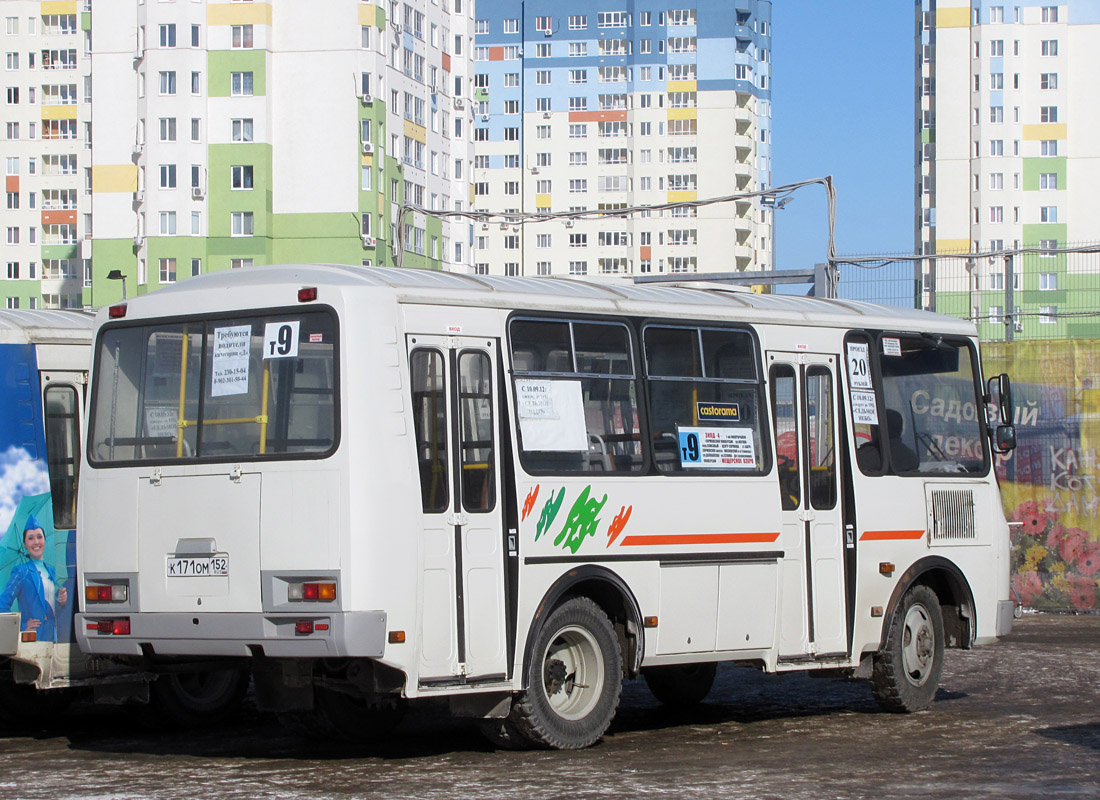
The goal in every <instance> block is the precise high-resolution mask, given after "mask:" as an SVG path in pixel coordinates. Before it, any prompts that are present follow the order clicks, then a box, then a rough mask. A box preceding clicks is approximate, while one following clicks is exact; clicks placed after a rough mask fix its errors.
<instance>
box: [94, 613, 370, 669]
mask: <svg viewBox="0 0 1100 800" xmlns="http://www.w3.org/2000/svg"><path fill="white" fill-rule="evenodd" d="M121 618H126V619H128V620H129V621H130V634H129V635H128V636H116V635H111V634H103V633H99V632H98V631H97V630H95V628H96V627H97V623H99V622H100V621H101V620H117V619H121ZM303 621H309V622H312V623H313V624H314V631H313V632H312V633H308V634H299V633H296V632H295V625H296V623H298V622H303ZM325 624H327V625H328V628H327V629H322V630H317V629H316V628H317V626H318V625H325ZM89 627H91V628H92V630H89ZM76 637H77V641H78V642H79V644H80V649H81V650H83V651H84V652H85V653H90V654H93V655H124V656H140V655H142V654H143V652H146V651H147V650H150V649H151V650H152V653H153V654H154V655H163V656H237V657H241V656H243V657H248V656H252V655H261V654H262V655H265V656H269V657H273V658H337V657H339V658H345V657H347V658H379V657H381V656H382V655H383V653H384V652H385V647H386V612H384V611H342V612H336V613H332V614H263V613H244V614H240V613H237V614H231V613H226V614H170V613H163V614H161V613H119V614H113V615H112V614H77V615H76ZM143 646H144V648H143Z"/></svg>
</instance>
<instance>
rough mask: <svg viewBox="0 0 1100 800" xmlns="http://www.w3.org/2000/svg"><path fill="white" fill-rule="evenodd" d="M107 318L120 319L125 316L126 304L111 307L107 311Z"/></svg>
mask: <svg viewBox="0 0 1100 800" xmlns="http://www.w3.org/2000/svg"><path fill="white" fill-rule="evenodd" d="M107 316H108V317H110V318H111V319H122V318H123V317H125V316H126V304H125V303H119V304H118V305H117V306H111V307H110V308H109V309H108V310H107Z"/></svg>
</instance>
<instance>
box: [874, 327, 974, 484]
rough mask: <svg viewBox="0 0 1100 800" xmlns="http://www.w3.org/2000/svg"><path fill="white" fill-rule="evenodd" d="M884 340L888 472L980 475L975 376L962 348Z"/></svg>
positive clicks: (969, 353) (970, 356) (913, 339)
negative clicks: (890, 467) (890, 469)
mask: <svg viewBox="0 0 1100 800" xmlns="http://www.w3.org/2000/svg"><path fill="white" fill-rule="evenodd" d="M930 339H931V337H921V336H894V337H884V339H883V342H884V345H883V353H882V355H881V360H880V362H879V363H880V364H881V366H882V389H883V395H884V397H885V401H886V415H885V416H886V419H885V420H880V422H885V425H886V431H885V433H886V436H887V440H888V443H889V451H890V463H891V465H892V467H893V471H894V472H898V473H905V472H920V473H969V474H974V473H983V472H984V471H985V468H986V457H985V448H984V447H983V446H982V429H981V421H980V419H979V415H980V414H982V413H984V406H983V405H982V403H981V401H980V400H979V398H978V395H977V381H976V376H977V374H978V370H977V364H976V358H975V354H974V352H973V350H972V349H971V348H970V347H969V346H968V344H967V343H966V342H962V341H958V342H954V341H947V340H944V339H942V338H939V337H936V338H935V340H931V341H930Z"/></svg>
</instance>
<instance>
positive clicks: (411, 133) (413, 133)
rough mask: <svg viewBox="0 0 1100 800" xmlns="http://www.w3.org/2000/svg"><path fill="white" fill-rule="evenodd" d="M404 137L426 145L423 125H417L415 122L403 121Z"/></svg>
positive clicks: (426, 137) (426, 132) (425, 130)
mask: <svg viewBox="0 0 1100 800" xmlns="http://www.w3.org/2000/svg"><path fill="white" fill-rule="evenodd" d="M405 135H406V136H408V137H409V138H410V139H415V140H416V141H418V142H420V143H421V144H427V143H428V131H427V129H426V128H425V127H424V126H423V125H417V124H416V123H415V122H409V121H408V120H405Z"/></svg>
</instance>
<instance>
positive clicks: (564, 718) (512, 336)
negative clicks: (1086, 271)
mask: <svg viewBox="0 0 1100 800" xmlns="http://www.w3.org/2000/svg"><path fill="white" fill-rule="evenodd" d="M98 322H99V326H98V329H97V332H96V336H95V344H94V366H93V373H92V382H91V390H90V395H91V397H90V410H89V425H88V432H87V436H86V456H87V465H86V469H85V472H84V474H83V475H82V478H81V486H80V495H81V503H80V511H79V515H80V525H81V528H82V534H83V535H82V538H81V541H80V544H79V555H80V558H79V563H80V570H81V572H80V579H79V583H80V592H79V595H80V597H81V598H82V601H83V606H82V609H81V613H79V614H78V615H77V620H78V623H77V635H78V637H79V640H80V643H81V646H82V647H83V648H84V649H85V650H86V651H87V652H88V653H91V654H95V655H108V654H109V655H112V656H116V657H120V658H129V659H131V660H133V661H135V662H137V661H142V662H146V663H150V662H151V663H156V662H157V661H158V660H171V659H177V658H189V657H222V658H226V659H249V660H250V663H251V665H252V668H253V676H254V681H255V686H256V697H257V702H258V704H259V706H260V707H261V708H262V709H265V710H273V711H278V712H282V713H285V714H286V715H288V716H290V717H292V718H294V719H297V720H312V721H313V722H315V723H317V724H318V725H323V726H325V727H327V729H329V730H334V731H336V732H338V733H341V734H343V735H345V736H357V735H364V734H366V733H369V732H371V731H375V732H377V731H380V730H382V729H383V728H384V727H385V726H387V725H389V724H392V722H393V721H394V720H395V719H396V718H397V717H398V715H399V713H400V709H401V707H402V706H403V704H404V702H405V701H407V700H413V699H421V698H446V699H447V702H448V703H449V705H450V708H451V710H452V712H453V713H455V714H458V715H464V716H469V717H476V718H478V719H479V720H480V724H481V726H482V728H483V730H484V731H485V732H486V733H487V734H488V735H489V736H490V738H491V739H492V740H493V741H495V742H497V743H499V744H501V745H503V746H510V747H528V746H543V747H554V748H580V747H585V746H587V745H590V744H592V743H593V742H595V741H596V740H598V739H599V738H600V737H601V735H602V734H603V733H604V732H605V730H606V729H607V727H608V725H609V723H610V722H611V720H612V717H613V716H614V714H615V710H616V707H617V704H618V701H619V696H620V690H621V684H622V681H623V680H624V679H629V678H634V677H637V676H639V675H642V676H644V677H645V678H646V680H647V682H648V683H649V686H650V688H651V689H652V691H653V692H654V694H655V695H656V696H657V697H658V698H659V699H661V700H662V701H664V702H669V703H686V702H694V701H698V700H700V699H701V698H703V697H704V696H705V695H706V694H707V692H708V691H709V690H710V688H711V684H712V682H713V680H714V676H715V664H716V663H718V662H722V661H728V662H738V663H741V664H748V665H754V666H756V667H758V668H760V669H763V670H766V671H769V672H783V671H788V670H833V671H843V672H846V673H848V674H852V675H857V676H866V677H869V678H870V684H871V688H872V690H873V692H874V695H875V697H876V698H877V699H878V701H879V703H880V704H881V705H882V706H883V707H884V708H886V709H888V710H893V711H915V710H918V709H922V708H925V707H927V706H928V705H929V704H930V703H931V701H932V699H933V696H934V694H935V692H936V688H937V685H938V682H939V677H940V672H941V669H942V666H943V652H944V648H945V647H958V648H969V647H971V646H972V645H977V644H983V643H988V642H991V641H993V640H994V639H996V638H997V637H998V636H1001V635H1003V634H1005V633H1006V632H1007V631H1008V630H1009V629H1010V627H1011V624H1012V610H1013V609H1012V603H1011V602H1010V600H1009V537H1008V528H1007V524H1006V522H1005V519H1004V516H1003V514H1002V512H1001V504H1000V498H999V491H998V487H997V484H996V481H995V478H994V473H993V471H992V469H991V453H992V452H994V451H995V450H1003V449H1007V448H1009V447H1011V446H1012V445H1013V444H1014V440H1013V436H1014V432H1013V430H1012V428H1011V426H1010V425H996V424H995V422H994V421H995V419H1000V420H1006V421H1009V420H1011V419H1012V413H1011V391H1010V385H1009V382H1008V379H1007V376H999V377H998V378H996V379H991V380H990V381H989V384H988V385H987V384H986V383H984V382H983V378H982V374H981V365H980V361H979V356H978V341H977V337H976V333H975V328H974V326H973V325H971V324H970V323H967V322H964V321H960V320H956V319H951V318H947V317H942V316H937V315H934V314H929V313H925V312H919V311H908V310H903V309H897V308H889V309H887V308H883V307H879V306H875V305H871V304H867V303H859V302H847V301H840V300H821V299H808V298H798V297H782V296H771V295H757V294H752V293H748V292H745V291H740V290H738V291H733V290H729V289H724V288H719V289H714V288H712V289H697V288H684V287H681V286H661V287H652V286H639V285H610V284H607V285H604V284H596V283H588V282H581V281H575V280H568V279H553V278H534V279H528V278H496V277H482V276H470V275H458V274H449V273H438V272H425V271H418V270H402V269H377V268H375V269H371V268H359V267H347V266H336V265H287V266H274V267H258V268H254V269H252V268H250V269H247V270H240V271H236V270H234V271H227V272H224V273H219V274H211V275H205V276H202V277H197V278H194V279H189V280H187V281H185V282H182V283H179V284H177V285H175V286H173V287H170V288H167V289H164V290H162V291H158V292H156V293H154V294H150V295H146V296H143V297H140V298H136V299H132V300H130V301H129V302H125V303H121V304H119V305H116V306H112V307H111V308H110V309H102V310H101V311H100V317H99V320H98ZM995 398H996V401H997V402H996V403H995V402H994V399H995ZM997 404H999V413H998V414H997V415H996V416H995V415H994V414H993V408H992V406H994V405H997Z"/></svg>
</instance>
